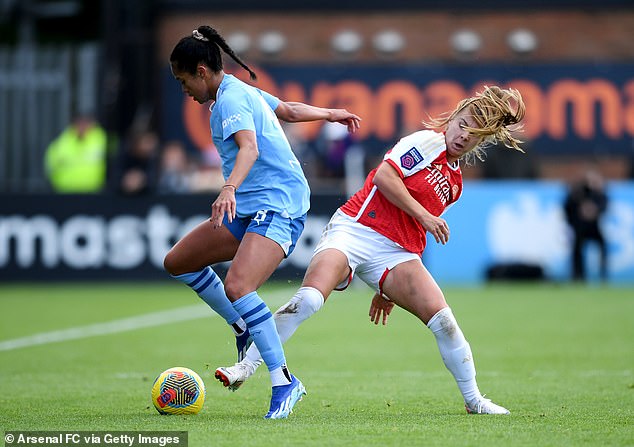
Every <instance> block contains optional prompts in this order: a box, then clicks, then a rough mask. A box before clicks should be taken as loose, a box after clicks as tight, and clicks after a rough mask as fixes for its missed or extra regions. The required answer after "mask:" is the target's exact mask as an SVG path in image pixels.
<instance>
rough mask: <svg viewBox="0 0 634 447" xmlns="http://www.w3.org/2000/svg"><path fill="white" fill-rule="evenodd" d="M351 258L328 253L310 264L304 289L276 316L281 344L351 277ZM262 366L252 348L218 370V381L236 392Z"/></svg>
mask: <svg viewBox="0 0 634 447" xmlns="http://www.w3.org/2000/svg"><path fill="white" fill-rule="evenodd" d="M349 271H350V268H349V267H348V258H347V257H346V255H344V254H343V253H342V252H341V251H339V250H335V249H327V250H324V251H321V252H319V253H317V254H316V255H315V256H314V257H313V259H312V260H311V262H310V265H309V266H308V270H307V271H306V275H305V276H304V281H303V284H302V287H300V288H299V290H298V291H297V292H296V293H295V295H294V296H293V297H292V298H291V299H290V301H288V302H287V303H286V304H284V305H283V306H281V307H280V308H279V309H278V310H277V311H276V312H275V314H274V315H273V317H274V320H275V325H276V328H277V332H278V334H279V336H280V341H281V342H282V343H285V342H286V340H288V339H289V338H290V337H291V336H292V335H293V334H294V333H295V331H296V330H297V328H298V327H299V325H300V324H301V323H302V322H304V321H305V320H307V319H308V318H309V317H310V316H311V315H313V314H314V313H316V312H317V311H318V310H319V309H321V307H322V305H323V304H324V302H325V300H326V299H327V298H328V296H329V294H330V292H331V291H332V290H333V289H334V288H335V287H336V286H337V285H338V284H340V283H341V282H342V281H344V280H346V279H347V278H348V276H349ZM261 364H262V357H261V355H260V352H259V351H258V348H257V346H255V345H251V347H250V348H249V349H248V350H247V353H246V355H245V358H244V360H242V361H239V362H238V363H236V364H235V365H234V366H227V367H220V368H218V369H216V373H215V377H216V379H218V380H219V381H220V382H222V384H223V385H224V386H225V387H227V388H229V389H230V390H231V391H236V390H237V389H238V388H239V387H240V386H241V385H242V384H243V383H244V382H245V381H246V380H247V379H248V378H249V377H251V375H253V373H255V371H256V369H257V368H258V367H259V366H260V365H261Z"/></svg>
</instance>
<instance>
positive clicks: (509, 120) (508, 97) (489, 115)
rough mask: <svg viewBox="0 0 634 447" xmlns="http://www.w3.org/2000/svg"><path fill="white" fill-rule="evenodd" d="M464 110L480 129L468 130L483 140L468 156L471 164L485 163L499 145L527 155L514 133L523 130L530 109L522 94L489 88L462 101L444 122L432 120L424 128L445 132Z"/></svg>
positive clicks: (442, 118)
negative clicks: (491, 149) (487, 150)
mask: <svg viewBox="0 0 634 447" xmlns="http://www.w3.org/2000/svg"><path fill="white" fill-rule="evenodd" d="M464 109H468V110H469V111H470V112H471V115H472V116H473V118H474V120H475V122H476V123H477V125H478V127H468V128H466V130H468V131H469V132H471V133H472V134H474V135H477V136H479V137H482V141H481V142H480V144H478V146H476V147H475V149H474V150H473V151H472V152H470V153H469V154H466V155H467V160H466V161H467V163H469V162H470V161H474V158H475V157H477V158H478V159H479V160H481V161H483V160H484V156H485V153H484V149H485V148H486V147H487V146H490V145H492V144H496V143H498V142H500V143H502V144H503V145H504V146H506V147H508V148H511V149H515V150H518V151H520V152H524V151H523V150H522V148H521V147H520V144H521V143H522V141H521V140H519V139H517V138H516V137H514V136H513V134H512V130H520V129H521V128H522V126H521V124H519V123H520V121H522V119H524V115H525V114H526V105H525V104H524V100H523V99H522V95H521V94H520V92H519V91H518V90H516V89H513V88H509V89H502V88H500V87H498V86H491V87H489V86H485V87H484V90H483V91H481V92H478V93H476V95H475V96H473V97H471V98H466V99H463V100H462V101H460V103H458V105H457V106H456V108H455V109H454V110H453V112H449V113H447V114H445V115H444V116H443V117H441V118H437V119H431V120H430V121H429V122H426V123H424V124H426V125H427V126H429V127H431V128H434V129H445V128H446V127H447V124H448V123H449V121H451V120H452V119H453V118H455V117H456V115H457V114H458V113H460V112H461V111H463V110H464ZM516 124H517V126H515V127H514V128H513V129H512V130H509V128H508V127H509V126H512V125H516Z"/></svg>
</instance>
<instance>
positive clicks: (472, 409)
mask: <svg viewBox="0 0 634 447" xmlns="http://www.w3.org/2000/svg"><path fill="white" fill-rule="evenodd" d="M524 114H525V105H524V102H523V100H522V97H521V95H520V93H519V92H518V91H517V90H514V89H502V88H499V87H496V86H493V87H485V88H484V90H483V91H482V92H480V93H478V94H476V95H475V96H473V97H470V98H466V99H463V100H462V101H461V102H460V103H459V104H458V105H457V106H456V108H455V109H454V110H453V111H452V112H450V113H449V114H447V115H446V116H445V117H444V118H439V119H436V120H433V121H432V122H431V123H430V125H429V127H431V128H432V129H433V130H421V131H418V132H415V133H413V134H411V135H408V136H406V137H404V138H402V139H401V140H400V141H399V142H398V143H397V144H396V145H395V146H394V147H393V148H392V149H391V150H390V151H388V153H387V154H386V155H385V157H384V159H383V162H382V163H381V164H380V165H379V166H378V167H377V168H376V169H374V170H373V171H372V172H370V174H369V175H368V177H367V179H366V181H365V184H364V185H363V188H361V190H360V191H358V192H357V193H356V194H354V195H353V196H352V197H351V198H350V199H349V200H348V201H347V202H346V203H345V204H344V205H343V206H341V207H340V208H339V209H338V210H337V211H336V212H335V213H334V215H333V217H332V219H331V220H330V222H329V223H328V225H326V227H325V228H324V230H323V233H322V236H321V239H320V241H319V243H318V244H317V247H316V248H315V252H314V254H313V257H312V259H311V262H310V265H309V266H308V270H307V271H306V274H305V276H304V280H303V282H302V287H301V288H300V289H299V290H298V291H297V293H296V294H295V296H293V298H292V299H291V300H290V301H289V302H288V303H287V304H285V305H284V306H282V307H281V308H280V309H279V310H278V311H277V312H276V313H275V316H274V318H275V322H276V326H277V330H278V333H279V335H280V339H281V340H282V342H284V341H286V340H287V339H288V338H289V337H290V336H291V335H292V334H293V333H294V332H295V330H296V329H297V327H298V326H299V324H300V323H301V322H302V321H304V320H306V319H307V318H308V317H310V316H311V315H312V314H314V313H315V312H317V311H318V310H319V309H320V308H321V306H322V305H323V303H324V301H325V300H326V299H327V298H328V296H329V295H330V293H331V292H332V291H333V290H342V289H343V288H345V287H347V285H348V284H349V283H350V281H351V280H352V277H353V276H354V275H357V276H358V277H359V278H360V279H361V280H363V281H364V282H365V283H366V284H368V285H369V286H370V287H371V288H373V289H374V291H375V296H374V298H373V299H372V304H371V306H370V317H371V320H372V321H373V322H375V323H378V321H379V320H381V319H382V320H383V324H386V322H387V317H388V315H389V313H390V311H391V310H392V307H393V306H394V304H396V305H398V306H400V307H402V308H403V309H405V310H407V311H409V312H411V313H412V314H414V315H415V316H416V317H418V318H419V319H420V320H421V321H422V322H423V323H425V325H427V327H428V328H429V329H430V330H431V331H432V333H433V334H434V337H435V338H436V343H437V344H438V349H439V350H440V354H441V357H442V359H443V362H444V363H445V366H446V367H447V369H448V370H449V371H450V372H451V374H452V375H453V377H454V379H455V380H456V383H457V385H458V388H459V390H460V392H461V394H462V397H463V399H464V402H465V407H466V410H467V412H468V413H480V414H508V413H509V411H508V410H507V409H506V408H504V407H502V406H500V405H497V404H495V403H493V402H491V400H490V399H485V398H484V397H483V396H482V394H481V393H480V390H479V389H478V385H477V383H476V371H475V366H474V361H473V355H472V352H471V347H470V346H469V343H468V342H467V340H466V339H465V337H464V334H463V333H462V331H461V329H460V327H459V326H458V323H457V322H456V319H455V317H454V315H453V313H452V311H451V308H450V307H449V306H448V304H447V302H446V301H445V298H444V295H443V293H442V291H441V290H440V288H439V287H438V285H437V283H436V281H435V280H434V278H433V277H432V276H431V275H430V273H429V272H428V271H427V269H426V268H425V266H424V265H423V263H422V261H421V255H422V253H423V250H424V249H425V245H426V234H427V233H429V234H431V235H432V236H433V237H434V238H435V240H436V242H438V243H441V244H445V243H447V241H448V239H449V226H448V225H447V222H446V221H445V220H444V219H443V218H441V217H440V216H441V214H442V213H443V212H444V211H445V210H446V209H447V207H448V206H450V205H452V204H453V203H455V202H456V201H457V200H458V199H459V198H460V195H461V194H462V174H461V171H460V166H459V160H460V159H464V158H467V161H469V159H470V158H474V157H477V158H479V159H482V158H483V153H482V152H483V149H484V148H485V147H486V146H487V145H489V144H492V143H496V142H502V143H504V144H505V145H506V146H507V147H509V148H513V149H517V150H521V149H520V147H519V143H521V141H519V140H517V139H516V138H515V137H514V136H513V135H512V133H511V130H517V127H518V126H515V129H509V127H513V126H514V125H517V124H518V123H519V122H520V121H521V120H522V119H523V117H524ZM261 362H262V360H261V359H260V355H259V353H258V351H257V348H256V347H255V346H252V347H251V348H249V350H248V351H247V354H246V356H245V358H244V360H243V361H242V362H239V363H237V364H235V365H234V366H231V367H221V368H218V369H217V370H216V378H218V379H219V380H220V381H222V382H223V384H224V385H225V386H226V387H228V388H230V389H232V390H236V389H237V388H238V387H239V386H240V385H241V384H242V383H244V381H245V380H246V379H247V378H248V377H249V376H250V375H251V374H253V372H254V371H255V369H256V368H257V367H258V366H259V364H260V363H261Z"/></svg>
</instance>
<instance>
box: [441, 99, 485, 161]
mask: <svg viewBox="0 0 634 447" xmlns="http://www.w3.org/2000/svg"><path fill="white" fill-rule="evenodd" d="M467 127H471V128H478V124H477V123H476V121H475V119H474V118H473V116H471V113H470V112H469V110H468V108H466V109H464V110H461V111H460V112H459V113H458V114H457V115H456V116H455V117H454V118H453V119H452V120H451V121H449V123H448V125H447V130H446V131H445V143H446V144H447V161H449V162H454V161H456V160H458V159H459V158H460V157H462V156H463V155H465V154H467V153H469V152H471V151H472V150H473V149H474V148H475V147H476V146H477V145H478V144H479V143H480V142H481V141H482V137H481V136H478V135H474V134H472V133H469V131H468V130H466V128H467Z"/></svg>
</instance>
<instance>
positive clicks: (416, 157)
mask: <svg viewBox="0 0 634 447" xmlns="http://www.w3.org/2000/svg"><path fill="white" fill-rule="evenodd" d="M423 160H424V158H423V156H422V155H421V154H420V152H418V149H416V148H415V147H413V148H411V149H410V150H408V151H407V152H406V153H404V154H403V155H401V167H402V168H405V169H412V168H413V167H414V166H416V165H417V164H418V163H420V162H421V161H423Z"/></svg>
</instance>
